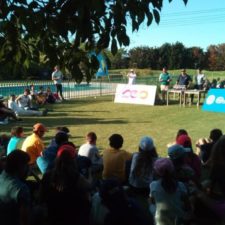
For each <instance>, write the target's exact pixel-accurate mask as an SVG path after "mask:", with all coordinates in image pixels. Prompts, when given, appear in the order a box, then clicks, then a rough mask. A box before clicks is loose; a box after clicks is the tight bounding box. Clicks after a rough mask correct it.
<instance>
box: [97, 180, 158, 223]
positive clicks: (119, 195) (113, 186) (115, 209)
mask: <svg viewBox="0 0 225 225" xmlns="http://www.w3.org/2000/svg"><path fill="white" fill-rule="evenodd" d="M99 197H100V199H101V200H100V201H98V204H96V206H97V207H98V208H99V209H100V210H101V209H103V210H102V211H101V212H103V213H102V214H101V215H103V216H104V225H115V224H123V225H153V224H154V222H153V217H152V216H151V215H150V217H148V216H147V215H146V214H145V212H144V211H143V209H142V208H141V207H140V205H139V204H138V203H137V202H136V201H135V200H134V199H132V198H129V197H128V196H127V194H126V192H125V190H124V189H123V187H122V186H121V183H120V182H118V180H116V179H107V180H103V181H102V182H101V184H100V186H99ZM101 205H103V206H105V207H106V209H107V210H105V209H104V208H103V207H102V206H101ZM94 222H95V221H94Z"/></svg>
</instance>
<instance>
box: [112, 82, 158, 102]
mask: <svg viewBox="0 0 225 225" xmlns="http://www.w3.org/2000/svg"><path fill="white" fill-rule="evenodd" d="M155 94H156V86H154V85H127V84H118V85H117V87H116V94H115V99H114V102H117V103H130V104H143V105H154V103H155Z"/></svg>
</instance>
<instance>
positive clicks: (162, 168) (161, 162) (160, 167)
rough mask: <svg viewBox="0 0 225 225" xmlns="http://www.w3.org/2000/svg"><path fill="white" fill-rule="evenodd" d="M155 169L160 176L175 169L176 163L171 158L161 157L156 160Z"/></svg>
mask: <svg viewBox="0 0 225 225" xmlns="http://www.w3.org/2000/svg"><path fill="white" fill-rule="evenodd" d="M154 170H155V172H156V173H157V174H158V175H159V176H164V174H165V173H166V172H170V173H172V172H173V171H174V165H173V163H172V161H171V160H170V159H168V158H160V159H157V160H156V161H155V163H154Z"/></svg>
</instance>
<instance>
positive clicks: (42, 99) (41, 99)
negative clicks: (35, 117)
mask: <svg viewBox="0 0 225 225" xmlns="http://www.w3.org/2000/svg"><path fill="white" fill-rule="evenodd" d="M36 102H37V104H38V105H39V106H41V105H44V104H45V103H46V92H45V91H44V87H43V86H40V87H39V91H38V93H37V95H36Z"/></svg>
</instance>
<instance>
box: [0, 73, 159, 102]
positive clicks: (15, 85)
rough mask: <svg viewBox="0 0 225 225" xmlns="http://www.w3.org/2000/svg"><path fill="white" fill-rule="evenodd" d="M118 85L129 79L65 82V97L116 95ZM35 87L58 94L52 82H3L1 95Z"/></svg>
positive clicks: (149, 79) (148, 80)
mask: <svg viewBox="0 0 225 225" xmlns="http://www.w3.org/2000/svg"><path fill="white" fill-rule="evenodd" d="M118 83H120V84H121V83H122V84H125V83H127V77H124V76H120V77H119V76H110V77H102V78H99V79H96V80H92V81H91V82H90V83H89V84H88V83H85V82H82V83H80V84H77V83H76V82H75V81H74V80H65V81H63V83H62V85H63V95H64V97H65V98H67V99H71V98H83V97H89V96H90V97H91V96H102V95H114V94H115V91H116V86H117V84H118ZM136 84H146V85H158V76H146V77H137V79H136ZM31 85H34V87H35V91H36V92H38V91H39V88H40V87H41V86H42V87H43V89H44V90H45V89H46V88H47V87H50V88H51V90H52V92H56V88H55V85H54V84H53V82H52V81H49V80H48V81H40V80H38V81H37V80H33V81H31V80H29V81H1V82H0V94H1V95H3V96H5V97H8V96H9V95H11V94H15V95H19V94H22V93H23V92H24V89H26V88H30V86H31Z"/></svg>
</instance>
